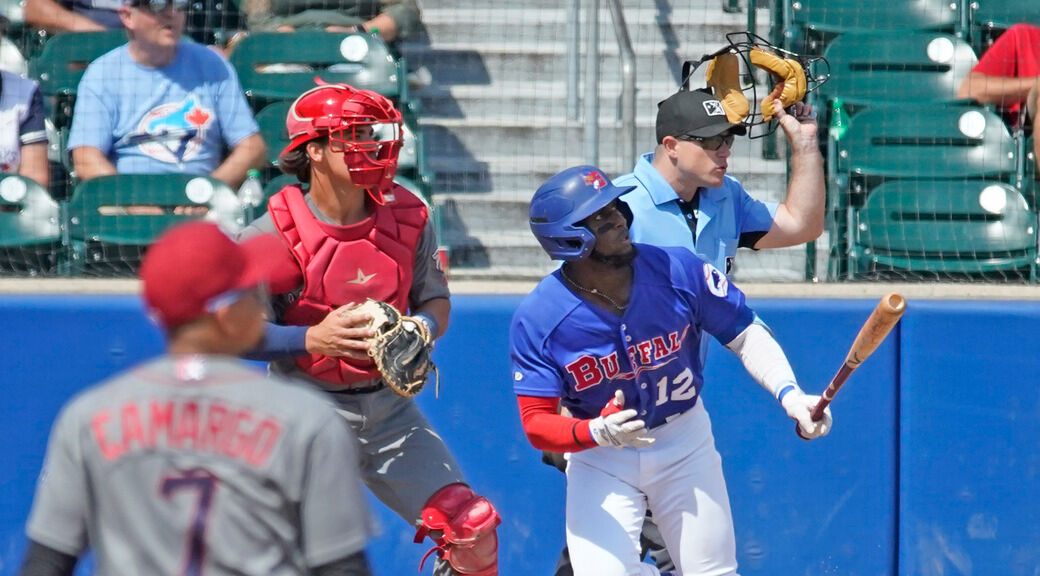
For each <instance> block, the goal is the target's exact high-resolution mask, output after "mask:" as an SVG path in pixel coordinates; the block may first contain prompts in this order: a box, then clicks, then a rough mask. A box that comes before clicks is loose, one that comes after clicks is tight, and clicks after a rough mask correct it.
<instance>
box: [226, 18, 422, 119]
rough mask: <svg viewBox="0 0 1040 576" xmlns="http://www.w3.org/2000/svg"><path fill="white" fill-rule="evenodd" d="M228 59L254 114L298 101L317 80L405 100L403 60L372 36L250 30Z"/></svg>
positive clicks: (304, 31)
mask: <svg viewBox="0 0 1040 576" xmlns="http://www.w3.org/2000/svg"><path fill="white" fill-rule="evenodd" d="M230 58H231V63H232V64H233V65H234V67H235V71H236V72H237V73H238V79H239V81H240V82H241V83H242V89H243V90H245V93H246V95H247V96H248V97H249V98H250V102H251V103H252V105H253V109H254V110H255V111H259V110H261V109H263V108H264V107H265V106H266V105H268V104H269V103H271V102H273V101H277V100H293V99H295V98H296V97H297V96H299V95H300V94H302V93H303V92H304V91H306V90H309V89H311V88H313V87H314V78H315V76H317V77H320V78H321V79H322V80H324V81H325V82H329V83H336V82H343V83H346V84H350V85H351V86H354V87H356V88H364V89H366V90H372V91H375V92H378V93H380V94H382V95H384V96H386V97H388V98H391V99H395V100H397V99H400V100H402V101H405V100H407V98H406V91H407V80H406V78H405V73H404V66H403V64H402V62H401V61H400V60H398V59H396V58H394V57H393V56H392V55H391V53H390V50H389V48H388V47H387V45H386V43H384V42H383V41H382V40H381V39H380V38H379V37H378V36H375V35H373V34H339V33H331V32H323V31H318V30H301V31H297V32H291V33H279V32H252V33H250V34H249V35H248V36H246V37H245V38H243V39H242V40H241V41H240V42H239V43H238V44H236V45H235V47H234V49H233V50H232V51H231V56H230Z"/></svg>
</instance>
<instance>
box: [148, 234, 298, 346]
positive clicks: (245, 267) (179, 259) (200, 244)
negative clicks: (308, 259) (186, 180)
mask: <svg viewBox="0 0 1040 576" xmlns="http://www.w3.org/2000/svg"><path fill="white" fill-rule="evenodd" d="M278 250H284V248H283V247H282V244H281V240H280V239H279V238H278V237H277V236H274V235H268V234H265V235H261V236H257V237H255V238H252V239H250V240H247V241H245V242H243V243H241V244H236V243H235V241H234V240H232V239H231V238H229V237H228V236H227V235H226V234H224V232H222V231H221V230H220V228H218V227H217V225H216V224H213V223H211V222H203V221H195V222H189V223H187V224H181V225H178V226H175V227H173V228H171V229H170V230H168V231H167V232H166V233H164V234H163V235H162V236H160V237H159V239H158V240H156V241H155V243H154V244H153V245H152V246H151V247H150V248H149V249H148V251H147V252H146V253H145V257H144V261H143V262H142V263H141V272H140V276H141V281H142V283H143V284H144V287H143V293H144V301H145V304H146V305H147V307H148V309H149V312H150V313H151V315H152V316H153V318H155V320H156V321H157V322H158V323H159V324H160V325H161V326H162V327H163V328H165V329H167V330H173V329H175V328H177V327H178V326H181V325H183V324H186V323H188V322H191V321H192V320H195V319H197V318H200V317H202V316H204V315H206V314H208V313H210V312H213V311H214V310H215V309H217V308H219V307H220V306H221V304H222V303H231V302H233V301H234V300H235V299H236V296H238V295H239V294H240V293H241V292H242V291H244V290H250V289H254V288H256V287H257V286H259V285H261V284H264V283H267V282H268V281H269V280H271V278H272V275H273V274H274V272H275V270H276V266H277V262H278V259H277V258H273V257H272V254H276V253H277V251H278Z"/></svg>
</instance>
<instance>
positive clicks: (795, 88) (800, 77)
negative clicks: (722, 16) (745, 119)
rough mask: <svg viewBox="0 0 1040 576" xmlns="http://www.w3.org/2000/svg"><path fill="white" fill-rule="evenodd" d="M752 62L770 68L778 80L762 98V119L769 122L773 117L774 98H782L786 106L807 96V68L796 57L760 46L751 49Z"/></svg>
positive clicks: (781, 100)
mask: <svg viewBox="0 0 1040 576" xmlns="http://www.w3.org/2000/svg"><path fill="white" fill-rule="evenodd" d="M750 57H751V63H752V64H754V65H755V66H758V67H759V68H762V69H764V70H768V71H769V72H770V74H772V75H773V78H774V80H776V81H777V84H776V86H775V87H774V88H773V91H772V92H770V93H769V95H768V96H766V97H765V98H763V99H762V119H763V120H765V121H766V122H768V121H769V120H770V119H772V118H773V100H774V99H776V98H779V99H780V103H781V104H782V105H783V107H784V108H787V107H788V106H790V105H791V104H794V103H795V102H798V101H799V100H801V99H802V98H805V92H806V89H807V86H808V85H807V82H806V79H805V70H804V69H803V68H802V65H801V63H799V62H798V61H797V60H795V59H794V58H781V57H779V56H777V55H776V54H773V53H772V52H767V51H765V50H763V49H761V48H759V47H757V46H756V47H755V48H753V49H752V50H751V54H750Z"/></svg>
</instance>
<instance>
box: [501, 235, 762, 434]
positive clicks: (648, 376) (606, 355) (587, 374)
mask: <svg viewBox="0 0 1040 576" xmlns="http://www.w3.org/2000/svg"><path fill="white" fill-rule="evenodd" d="M636 249H637V256H636V259H635V261H634V262H633V266H634V269H635V271H634V275H633V280H632V288H631V291H630V296H629V301H628V307H627V308H626V309H625V312H624V314H622V315H621V316H620V317H619V316H615V315H614V314H611V313H610V312H608V311H606V310H603V309H602V308H600V307H598V306H596V305H594V304H589V303H588V302H586V301H585V300H583V299H582V298H580V297H579V296H577V295H576V294H575V293H574V292H572V291H571V290H570V289H568V288H567V286H566V284H565V283H564V282H563V279H562V278H561V276H560V272H559V270H557V271H556V272H554V273H553V274H551V275H550V276H548V277H546V278H545V279H544V280H542V282H541V283H539V284H538V286H537V287H535V289H534V290H533V291H532V292H531V294H529V295H528V296H527V297H526V298H525V299H524V301H523V302H522V303H521V304H520V306H519V308H518V309H517V311H516V313H515V314H514V316H513V322H512V326H511V328H510V347H511V358H512V369H513V390H514V391H515V392H516V394H518V395H524V396H542V397H560V398H561V403H562V405H563V406H565V407H566V408H567V409H569V410H570V412H571V414H573V415H574V416H576V417H578V418H593V417H595V416H598V415H599V412H600V410H601V409H602V408H603V406H604V405H606V403H607V402H608V401H609V400H610V399H611V398H613V396H614V391H615V390H617V389H620V390H622V391H624V393H625V407H626V408H635V409H637V410H638V411H639V415H640V417H641V418H643V419H644V420H645V421H646V424H647V426H648V427H650V428H653V427H656V426H659V425H661V424H663V423H665V422H666V421H668V420H669V419H670V418H671V417H673V416H675V415H677V414H681V413H683V412H685V411H687V410H689V409H690V408H692V407H693V406H694V405H695V404H696V403H697V400H698V398H699V397H700V391H701V387H702V385H703V377H702V361H701V356H700V338H701V330H704V331H706V332H708V333H710V334H712V335H714V336H715V337H716V338H717V339H718V340H719V341H721V342H723V343H726V342H729V341H731V340H732V339H733V338H735V337H736V336H737V335H738V334H740V333H741V332H742V331H743V330H744V329H745V328H747V327H748V326H749V325H750V324H751V323H752V322H753V321H754V318H755V315H754V312H753V311H752V310H751V309H750V308H748V307H747V305H746V304H745V301H744V294H743V293H742V292H740V290H738V289H737V288H736V287H735V286H733V285H731V284H730V283H729V281H728V280H727V278H726V276H725V275H724V274H723V273H722V272H720V271H719V270H718V269H717V268H715V267H714V266H712V265H711V264H709V263H707V262H704V261H703V260H701V259H700V258H698V257H697V256H695V255H694V254H692V253H690V252H689V251H688V250H686V249H682V248H658V247H654V246H650V245H645V244H637V245H636Z"/></svg>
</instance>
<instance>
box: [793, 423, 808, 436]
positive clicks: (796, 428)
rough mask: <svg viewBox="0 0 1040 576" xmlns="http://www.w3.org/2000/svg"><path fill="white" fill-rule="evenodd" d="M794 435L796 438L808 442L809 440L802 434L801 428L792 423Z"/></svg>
mask: <svg viewBox="0 0 1040 576" xmlns="http://www.w3.org/2000/svg"><path fill="white" fill-rule="evenodd" d="M794 433H795V434H797V435H798V437H799V438H801V439H802V440H809V438H807V437H806V436H805V434H802V427H801V426H799V425H798V423H797V422H795V423H794Z"/></svg>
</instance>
